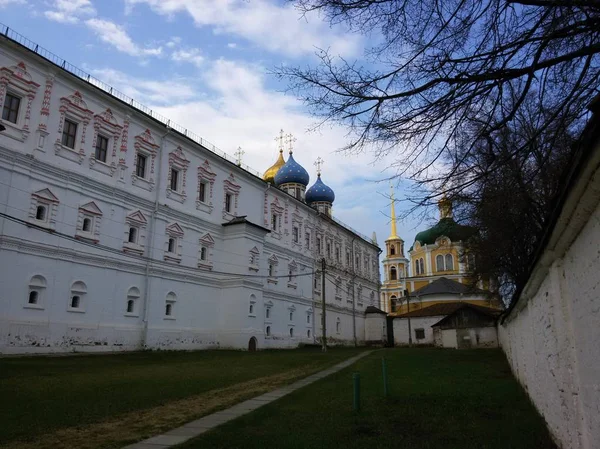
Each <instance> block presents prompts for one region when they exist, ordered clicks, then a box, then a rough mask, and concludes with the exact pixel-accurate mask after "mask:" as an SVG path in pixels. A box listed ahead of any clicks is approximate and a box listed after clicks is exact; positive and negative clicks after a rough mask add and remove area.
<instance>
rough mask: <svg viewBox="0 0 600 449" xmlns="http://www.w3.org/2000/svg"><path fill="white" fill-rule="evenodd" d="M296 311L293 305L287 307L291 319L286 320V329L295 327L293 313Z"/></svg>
mask: <svg viewBox="0 0 600 449" xmlns="http://www.w3.org/2000/svg"><path fill="white" fill-rule="evenodd" d="M295 311H296V306H295V305H293V304H292V305H291V306H289V307H288V312H289V314H290V317H291V319H290V320H288V327H294V326H296V323H295V322H294V312H295Z"/></svg>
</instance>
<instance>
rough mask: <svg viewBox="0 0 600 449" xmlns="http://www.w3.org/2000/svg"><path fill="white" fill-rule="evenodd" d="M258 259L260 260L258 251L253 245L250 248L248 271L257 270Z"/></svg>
mask: <svg viewBox="0 0 600 449" xmlns="http://www.w3.org/2000/svg"><path fill="white" fill-rule="evenodd" d="M259 260H260V251H259V250H258V248H257V247H256V246H255V247H253V248H252V249H251V250H250V266H249V267H248V269H249V270H250V271H258V270H259Z"/></svg>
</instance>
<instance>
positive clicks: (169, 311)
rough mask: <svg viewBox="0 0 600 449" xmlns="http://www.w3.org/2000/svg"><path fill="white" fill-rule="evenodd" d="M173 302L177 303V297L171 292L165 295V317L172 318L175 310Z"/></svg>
mask: <svg viewBox="0 0 600 449" xmlns="http://www.w3.org/2000/svg"><path fill="white" fill-rule="evenodd" d="M175 301H177V295H176V294H175V293H173V292H169V293H167V297H166V299H165V317H172V316H173V313H174V310H175Z"/></svg>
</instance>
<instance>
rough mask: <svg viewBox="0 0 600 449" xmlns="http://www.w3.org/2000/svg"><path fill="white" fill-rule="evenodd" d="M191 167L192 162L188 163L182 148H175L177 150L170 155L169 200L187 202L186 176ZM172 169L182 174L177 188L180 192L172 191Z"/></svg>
mask: <svg viewBox="0 0 600 449" xmlns="http://www.w3.org/2000/svg"><path fill="white" fill-rule="evenodd" d="M189 165H190V161H188V160H187V158H186V157H185V153H184V152H183V150H182V149H181V147H179V146H178V147H177V148H175V150H173V151H171V152H170V153H169V171H168V174H167V198H170V199H172V200H174V201H177V202H179V203H182V204H183V203H184V202H185V200H186V198H187V194H186V193H185V187H186V176H187V169H188V167H189ZM172 169H175V170H177V171H179V173H180V174H181V178H180V179H178V180H177V181H178V184H179V185H178V186H177V189H178V190H171V171H172Z"/></svg>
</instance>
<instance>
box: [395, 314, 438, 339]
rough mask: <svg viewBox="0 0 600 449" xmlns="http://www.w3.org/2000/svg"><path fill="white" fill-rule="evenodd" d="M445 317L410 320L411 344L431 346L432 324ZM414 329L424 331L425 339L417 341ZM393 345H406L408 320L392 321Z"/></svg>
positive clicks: (396, 319)
mask: <svg viewBox="0 0 600 449" xmlns="http://www.w3.org/2000/svg"><path fill="white" fill-rule="evenodd" d="M444 316H445V315H440V316H427V317H420V318H411V319H410V327H411V331H412V342H413V344H416V345H433V328H432V327H431V326H432V325H433V324H435V323H437V322H438V321H440V320H441V319H442V318H444ZM415 329H425V338H424V339H423V340H417V337H416V336H415ZM394 343H395V344H396V345H407V344H408V318H395V319H394Z"/></svg>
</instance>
